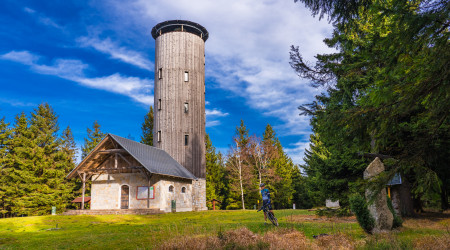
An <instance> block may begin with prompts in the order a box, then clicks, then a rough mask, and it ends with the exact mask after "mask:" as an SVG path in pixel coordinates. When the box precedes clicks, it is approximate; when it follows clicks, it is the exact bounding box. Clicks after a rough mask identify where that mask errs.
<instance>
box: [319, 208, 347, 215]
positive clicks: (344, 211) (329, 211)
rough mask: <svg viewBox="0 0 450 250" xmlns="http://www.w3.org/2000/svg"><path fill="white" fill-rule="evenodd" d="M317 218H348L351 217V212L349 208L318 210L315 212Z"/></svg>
mask: <svg viewBox="0 0 450 250" xmlns="http://www.w3.org/2000/svg"><path fill="white" fill-rule="evenodd" d="M314 213H315V214H316V215H317V216H326V217H348V216H351V215H352V214H351V212H350V210H349V209H348V208H345V207H340V208H335V209H333V208H328V207H327V208H323V209H317V210H316V211H315V212H314Z"/></svg>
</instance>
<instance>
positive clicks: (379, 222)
mask: <svg viewBox="0 0 450 250" xmlns="http://www.w3.org/2000/svg"><path fill="white" fill-rule="evenodd" d="M384 169H385V168H384V164H383V162H381V160H380V158H378V157H377V158H375V160H373V161H372V162H371V163H370V164H369V166H368V167H367V168H366V170H365V171H364V179H365V180H370V179H372V178H374V177H376V176H378V175H379V174H380V173H382V172H383V171H384ZM373 193H374V191H372V190H370V189H366V199H367V200H368V201H369V199H370V198H371V197H372V196H373V195H372V194H373ZM369 211H370V214H371V215H372V217H373V218H374V219H375V228H374V229H373V233H379V232H381V231H386V230H391V229H392V224H393V221H394V216H393V215H392V213H391V211H390V210H389V207H388V206H387V199H386V189H384V188H383V189H382V190H381V192H379V193H378V194H377V195H376V196H375V199H374V200H373V202H372V203H369Z"/></svg>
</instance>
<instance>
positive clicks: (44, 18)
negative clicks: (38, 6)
mask: <svg viewBox="0 0 450 250" xmlns="http://www.w3.org/2000/svg"><path fill="white" fill-rule="evenodd" d="M23 11H25V12H26V13H28V14H30V15H36V19H37V21H38V22H39V23H41V24H44V25H46V26H51V27H54V28H57V29H62V27H61V26H60V25H59V24H57V23H56V22H55V21H53V19H51V18H49V17H47V16H45V15H44V14H42V13H38V12H36V11H35V10H33V9H31V8H28V7H25V8H23Z"/></svg>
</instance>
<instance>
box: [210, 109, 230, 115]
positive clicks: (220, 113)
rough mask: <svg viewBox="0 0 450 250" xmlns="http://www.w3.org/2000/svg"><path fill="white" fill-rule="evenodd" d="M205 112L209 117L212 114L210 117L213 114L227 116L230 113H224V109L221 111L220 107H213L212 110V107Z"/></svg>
mask: <svg viewBox="0 0 450 250" xmlns="http://www.w3.org/2000/svg"><path fill="white" fill-rule="evenodd" d="M205 113H206V117H208V116H210V117H212V116H215V117H218V116H227V115H229V114H228V113H224V112H222V111H220V110H218V109H212V110H211V109H206V110H205Z"/></svg>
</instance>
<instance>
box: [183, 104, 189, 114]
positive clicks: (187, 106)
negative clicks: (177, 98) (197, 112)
mask: <svg viewBox="0 0 450 250" xmlns="http://www.w3.org/2000/svg"><path fill="white" fill-rule="evenodd" d="M188 112H189V103H187V102H185V103H184V113H188Z"/></svg>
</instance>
